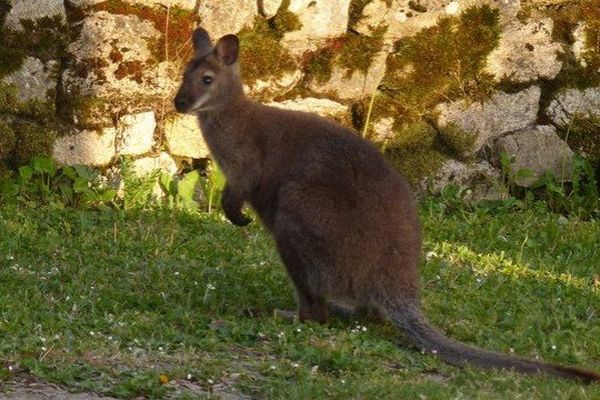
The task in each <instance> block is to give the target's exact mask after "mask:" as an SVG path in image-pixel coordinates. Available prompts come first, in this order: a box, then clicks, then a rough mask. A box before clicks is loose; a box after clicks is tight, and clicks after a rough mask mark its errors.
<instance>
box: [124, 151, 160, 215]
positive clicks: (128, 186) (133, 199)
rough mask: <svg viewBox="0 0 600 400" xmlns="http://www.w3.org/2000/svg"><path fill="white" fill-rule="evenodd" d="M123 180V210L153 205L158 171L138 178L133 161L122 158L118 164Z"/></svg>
mask: <svg viewBox="0 0 600 400" xmlns="http://www.w3.org/2000/svg"><path fill="white" fill-rule="evenodd" d="M120 167H121V178H122V180H123V188H124V190H123V208H124V209H125V210H131V209H145V208H147V207H148V206H150V205H152V204H154V203H155V191H154V189H155V188H156V185H157V183H158V177H159V175H160V171H158V170H156V171H153V172H151V173H149V174H146V175H144V176H138V174H137V173H136V171H135V169H134V166H133V160H131V159H130V158H128V157H123V158H122V159H121V163H120Z"/></svg>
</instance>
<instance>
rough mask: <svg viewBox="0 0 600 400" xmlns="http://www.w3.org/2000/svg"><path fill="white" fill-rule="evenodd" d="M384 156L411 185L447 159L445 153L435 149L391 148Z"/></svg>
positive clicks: (429, 174) (433, 171) (431, 172)
mask: <svg viewBox="0 0 600 400" xmlns="http://www.w3.org/2000/svg"><path fill="white" fill-rule="evenodd" d="M386 156H387V158H388V159H389V160H390V161H391V163H392V164H393V165H394V166H395V167H396V168H397V169H398V170H399V171H400V173H401V174H402V175H403V176H404V177H405V178H406V179H408V181H409V182H410V183H411V184H412V185H417V184H418V183H419V182H420V181H421V180H423V178H425V177H427V176H431V175H432V174H434V173H435V172H437V171H438V170H439V169H440V167H441V166H442V164H443V163H444V161H446V160H447V159H448V156H447V155H445V154H444V153H442V152H440V151H438V150H436V149H422V150H418V151H415V150H406V149H401V148H392V149H388V150H387V151H386Z"/></svg>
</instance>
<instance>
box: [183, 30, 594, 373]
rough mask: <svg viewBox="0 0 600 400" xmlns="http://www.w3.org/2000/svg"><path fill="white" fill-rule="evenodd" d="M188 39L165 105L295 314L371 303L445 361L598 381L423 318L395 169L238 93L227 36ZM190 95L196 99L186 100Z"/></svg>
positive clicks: (334, 132) (314, 316)
mask: <svg viewBox="0 0 600 400" xmlns="http://www.w3.org/2000/svg"><path fill="white" fill-rule="evenodd" d="M194 44H195V48H196V56H195V57H194V59H192V61H191V62H190V64H189V65H188V68H187V70H186V72H185V76H184V80H183V84H182V86H181V88H180V90H179V93H178V94H177V97H176V99H175V105H176V108H177V109H178V111H181V112H192V113H195V114H197V116H198V120H199V123H200V126H201V128H202V133H203V135H204V138H205V140H206V142H207V144H208V146H209V148H210V150H211V152H212V154H213V156H214V158H215V160H216V162H217V163H218V164H219V165H220V166H221V168H222V169H223V172H224V174H225V176H226V177H227V185H226V188H225V191H224V194H223V209H224V212H225V214H226V216H227V217H228V218H229V219H230V220H231V221H232V222H233V223H234V224H237V225H245V224H247V223H249V222H250V220H249V219H248V218H247V217H246V216H245V215H244V214H243V213H242V207H243V205H244V203H245V202H247V203H249V204H250V205H251V206H252V208H254V210H256V212H257V214H258V215H259V217H260V219H261V220H262V222H263V223H264V225H265V226H266V227H267V228H268V230H269V231H270V232H271V233H272V234H273V236H274V238H275V241H276V244H277V249H278V251H279V254H280V256H281V259H282V261H283V263H284V264H285V266H286V268H287V271H288V273H289V276H290V278H291V279H292V281H293V283H294V286H295V288H296V293H297V299H298V313H299V317H300V319H301V320H316V321H319V322H323V321H325V320H326V319H327V318H328V316H329V313H330V311H331V310H332V308H333V309H339V306H340V305H342V306H345V307H349V308H350V309H354V310H358V309H365V308H366V309H375V310H378V311H380V312H381V313H382V314H384V315H386V316H387V317H389V318H390V319H391V320H392V321H393V322H394V323H395V324H396V325H397V326H398V327H400V328H402V329H403V330H404V331H405V332H406V334H407V336H408V338H409V339H410V340H411V341H412V342H413V343H414V344H415V345H416V346H418V347H419V348H421V349H424V350H426V351H428V352H430V353H434V354H437V355H438V356H439V357H441V358H442V359H443V360H445V361H447V362H449V363H451V364H454V365H459V366H460V365H464V364H471V365H474V366H477V367H481V368H506V369H514V370H515V371H519V372H524V373H536V372H542V373H548V374H552V375H555V376H561V377H568V378H578V379H581V380H583V381H586V382H591V381H600V375H599V374H596V373H594V372H590V371H584V370H579V369H576V368H571V367H562V366H557V365H552V364H548V363H544V362H539V361H533V360H525V359H518V358H515V357H511V356H508V355H504V354H500V353H493V352H489V351H486V350H482V349H479V348H475V347H472V346H468V345H465V344H463V343H460V342H457V341H455V340H452V339H448V338H446V337H445V336H443V335H442V334H441V333H439V332H438V331H437V330H436V329H435V328H433V327H432V326H430V325H429V324H428V322H427V321H426V320H425V318H424V317H423V316H422V314H421V311H420V303H419V287H418V280H419V278H418V264H419V256H420V253H421V233H420V227H419V221H418V217H417V213H416V207H415V201H414V199H413V195H412V193H411V190H410V188H409V185H408V184H407V182H406V180H405V179H404V178H403V177H402V176H401V175H400V174H399V173H398V172H397V171H396V170H394V169H393V168H392V167H391V166H390V165H389V164H388V163H387V162H386V161H385V159H384V158H383V156H382V155H381V154H380V152H379V151H378V150H377V149H376V148H375V147H373V146H372V145H371V144H370V143H368V142H367V141H365V140H363V139H361V138H359V137H358V136H357V135H355V134H354V133H353V132H351V131H349V130H347V129H345V128H343V127H341V126H339V125H336V124H334V123H332V122H330V121H328V120H326V119H323V118H320V117H318V116H316V115H314V114H309V113H303V112H296V111H285V110H281V109H277V108H273V107H267V106H264V105H261V104H259V103H256V102H253V101H250V100H249V99H247V98H246V97H245V96H244V93H243V90H242V85H241V81H240V77H239V72H238V66H237V62H236V60H237V53H238V41H237V38H236V37H235V36H233V35H228V36H225V37H223V38H221V39H220V40H219V42H218V43H217V44H216V46H215V48H214V49H213V47H212V44H211V42H210V39H209V37H208V34H207V33H206V32H205V31H203V30H202V29H198V30H197V31H196V32H195V33H194ZM207 71H210V72H207ZM207 74H210V75H211V76H212V77H214V79H213V81H212V83H210V84H204V83H202V80H203V79H204V77H205V76H206V75H207ZM203 96H205V97H203ZM198 99H206V100H205V101H204V102H202V105H201V106H200V107H194V104H197V103H196V102H197V100H198Z"/></svg>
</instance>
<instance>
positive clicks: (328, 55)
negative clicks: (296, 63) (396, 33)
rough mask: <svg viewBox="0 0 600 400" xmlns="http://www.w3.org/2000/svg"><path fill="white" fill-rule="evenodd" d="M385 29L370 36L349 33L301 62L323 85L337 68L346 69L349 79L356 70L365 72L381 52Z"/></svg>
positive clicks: (379, 29)
mask: <svg viewBox="0 0 600 400" xmlns="http://www.w3.org/2000/svg"><path fill="white" fill-rule="evenodd" d="M386 30H387V27H385V26H384V27H380V28H377V29H376V30H375V31H374V33H373V34H372V35H371V36H366V35H360V34H358V33H356V32H352V31H349V32H347V33H345V34H344V35H342V36H339V37H337V38H333V39H330V40H329V41H327V43H326V44H325V46H323V47H322V48H321V49H319V50H317V51H315V52H311V53H307V54H306V55H305V56H304V59H303V61H302V63H303V65H304V69H305V70H306V72H307V75H308V76H309V77H310V78H312V79H315V80H316V81H317V82H319V83H324V82H327V81H328V80H329V79H330V78H331V74H332V71H333V68H334V67H335V66H339V67H341V68H343V69H345V70H346V73H347V77H350V76H351V75H352V72H354V71H360V72H362V73H366V72H367V71H368V69H369V67H370V65H371V63H372V62H373V59H374V57H375V56H376V55H377V53H378V52H379V51H381V49H382V46H383V35H384V34H385V31H386Z"/></svg>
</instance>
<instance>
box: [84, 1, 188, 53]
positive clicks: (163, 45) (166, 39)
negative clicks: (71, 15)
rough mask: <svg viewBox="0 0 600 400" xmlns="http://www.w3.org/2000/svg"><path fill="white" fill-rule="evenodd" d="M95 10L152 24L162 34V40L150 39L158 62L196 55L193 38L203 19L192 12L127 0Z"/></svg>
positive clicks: (94, 6)
mask: <svg viewBox="0 0 600 400" xmlns="http://www.w3.org/2000/svg"><path fill="white" fill-rule="evenodd" d="M91 9H92V10H94V11H106V12H108V13H111V14H117V15H135V16H137V17H139V18H140V19H142V20H146V21H150V22H152V23H153V24H154V27H155V28H156V30H157V31H159V32H160V33H161V36H160V37H159V38H158V39H154V38H152V40H149V48H150V50H151V52H152V54H153V56H154V58H155V61H156V62H162V61H166V60H173V59H178V60H187V59H188V58H189V57H190V56H191V54H192V45H191V41H190V37H191V35H192V32H193V31H194V27H195V24H196V23H197V22H198V19H199V17H198V16H197V15H196V14H195V13H194V12H193V11H189V10H184V9H181V8H178V7H169V8H168V9H167V8H163V7H152V6H145V5H142V4H139V3H135V4H130V3H127V2H125V1H123V0H108V1H104V2H102V3H99V4H96V5H93V6H92V7H91Z"/></svg>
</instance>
